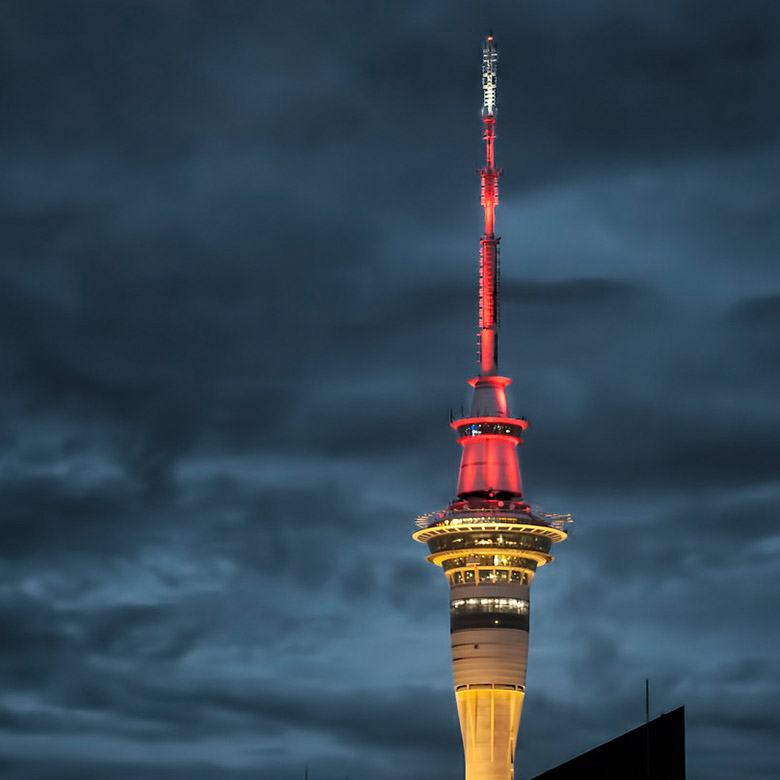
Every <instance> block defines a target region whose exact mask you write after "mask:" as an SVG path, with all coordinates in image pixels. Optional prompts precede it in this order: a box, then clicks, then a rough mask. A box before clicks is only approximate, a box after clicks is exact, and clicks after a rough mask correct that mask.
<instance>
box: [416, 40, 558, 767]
mask: <svg viewBox="0 0 780 780" xmlns="http://www.w3.org/2000/svg"><path fill="white" fill-rule="evenodd" d="M497 62H498V50H497V48H496V44H495V41H494V40H493V36H492V35H488V36H487V38H486V39H485V42H484V45H483V48H482V91H483V103H482V124H483V138H484V140H485V152H486V154H485V165H484V167H483V168H482V169H481V170H480V171H479V175H480V179H481V182H482V186H481V191H482V206H483V208H484V210H485V232H484V234H483V236H482V238H481V239H480V255H479V376H477V377H475V378H474V379H471V380H469V384H470V385H471V386H472V387H473V388H474V394H473V400H472V403H471V411H470V412H469V415H468V416H467V417H465V418H463V419H460V420H454V421H453V422H452V423H451V426H452V428H454V429H455V430H456V431H457V433H458V443H459V444H460V445H461V446H462V447H463V452H462V456H461V462H460V474H459V477H458V489H457V498H456V499H455V500H454V501H453V502H452V503H451V504H450V505H449V506H448V507H447V508H446V509H445V510H443V511H439V512H433V513H431V514H428V515H423V516H421V517H419V518H417V526H418V527H419V529H420V530H419V531H417V532H416V533H415V534H414V539H416V540H417V541H418V542H424V543H425V544H427V545H428V549H429V551H430V555H428V560H429V561H430V562H431V563H434V564H436V565H437V566H441V567H442V568H443V569H444V573H445V575H446V576H447V582H448V583H449V586H450V634H451V639H452V667H453V672H454V676H455V698H456V701H457V705H458V717H459V718H460V728H461V732H462V735H463V750H464V753H465V758H466V780H510V778H512V777H513V775H514V756H515V743H516V738H517V729H518V726H519V724H520V712H521V710H522V707H523V697H524V696H525V673H526V662H527V658H528V625H529V609H530V588H531V582H532V581H533V578H534V574H535V573H536V569H537V568H538V567H539V566H543V565H544V564H545V563H549V562H550V561H551V560H552V556H551V555H550V548H551V547H552V545H553V544H554V543H555V542H560V541H562V540H563V539H565V538H566V531H565V530H564V527H565V524H566V523H567V522H569V521H570V517H569V516H568V515H552V514H549V513H545V512H540V511H538V510H533V509H531V507H530V506H529V505H528V503H526V501H525V498H524V496H523V484H522V480H521V477H520V466H519V463H518V460H517V446H518V445H519V444H521V442H522V438H521V436H522V433H523V431H524V430H525V429H526V428H527V427H528V423H527V422H526V420H525V419H524V418H517V417H513V416H512V415H511V413H510V411H509V408H508V404H507V398H506V388H507V385H508V384H509V383H510V382H511V380H510V379H508V378H507V377H503V376H500V375H499V374H498V314H499V306H498V304H499V272H498V243H499V240H500V239H499V237H498V236H496V234H495V232H494V218H495V209H496V206H497V205H498V178H499V176H500V175H501V174H502V171H501V169H498V168H496V166H495V159H494V143H495V138H496V90H497V78H496V77H497V73H496V66H497Z"/></svg>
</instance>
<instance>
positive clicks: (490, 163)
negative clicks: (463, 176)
mask: <svg viewBox="0 0 780 780" xmlns="http://www.w3.org/2000/svg"><path fill="white" fill-rule="evenodd" d="M497 64H498V49H497V48H496V44H495V42H494V41H493V36H492V35H488V37H487V39H486V40H485V45H484V47H483V49H482V93H483V101H482V123H483V125H484V128H485V129H484V139H485V167H484V168H482V170H480V172H479V175H480V178H481V179H482V206H483V208H484V209H485V234H484V235H483V236H482V240H481V249H480V254H479V362H480V368H481V373H482V374H484V375H489V374H495V373H496V370H497V368H498V242H499V241H500V240H501V239H499V238H496V234H495V232H494V228H495V212H496V206H497V205H498V177H499V176H500V175H501V174H502V171H500V170H498V169H497V168H496V166H495V159H494V152H493V143H494V141H495V138H496V87H497V83H496V80H497V72H496V66H497Z"/></svg>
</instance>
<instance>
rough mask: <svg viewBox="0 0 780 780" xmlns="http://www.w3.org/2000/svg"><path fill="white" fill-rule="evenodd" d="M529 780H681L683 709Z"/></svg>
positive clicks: (680, 708)
mask: <svg viewBox="0 0 780 780" xmlns="http://www.w3.org/2000/svg"><path fill="white" fill-rule="evenodd" d="M533 780H685V707H679V708H678V709H676V710H672V712H668V713H667V714H666V715H661V717H659V718H655V720H651V721H650V722H649V723H646V724H644V725H642V726H640V727H639V728H637V729H634V730H633V731H629V732H628V733H627V734H623V735H622V736H620V737H617V738H616V739H613V740H611V741H610V742H605V743H604V744H603V745H599V746H598V747H596V748H593V750H589V751H588V752H587V753H583V754H582V755H581V756H577V758H573V759H572V760H571V761H567V762H566V763H565V764H561V765H560V766H557V767H555V769H550V770H548V771H547V772H543V773H542V774H541V775H537V776H536V777H535V778H533Z"/></svg>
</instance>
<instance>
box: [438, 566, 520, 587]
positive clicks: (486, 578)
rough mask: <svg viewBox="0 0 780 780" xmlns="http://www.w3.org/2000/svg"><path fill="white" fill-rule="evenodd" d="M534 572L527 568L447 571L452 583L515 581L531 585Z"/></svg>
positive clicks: (482, 583)
mask: <svg viewBox="0 0 780 780" xmlns="http://www.w3.org/2000/svg"><path fill="white" fill-rule="evenodd" d="M532 578H533V572H530V571H528V570H527V569H455V570H453V571H449V572H447V580H448V581H449V583H450V585H500V584H503V583H509V582H514V583H515V584H517V585H530V584H531V579H532Z"/></svg>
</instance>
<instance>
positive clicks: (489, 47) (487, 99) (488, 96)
mask: <svg viewBox="0 0 780 780" xmlns="http://www.w3.org/2000/svg"><path fill="white" fill-rule="evenodd" d="M497 64H498V49H497V48H496V44H495V43H494V42H493V36H492V35H488V37H487V38H486V39H485V43H484V45H483V46H482V94H483V95H484V99H483V101H482V115H483V116H494V115H495V113H496V86H497V67H496V66H497Z"/></svg>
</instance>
